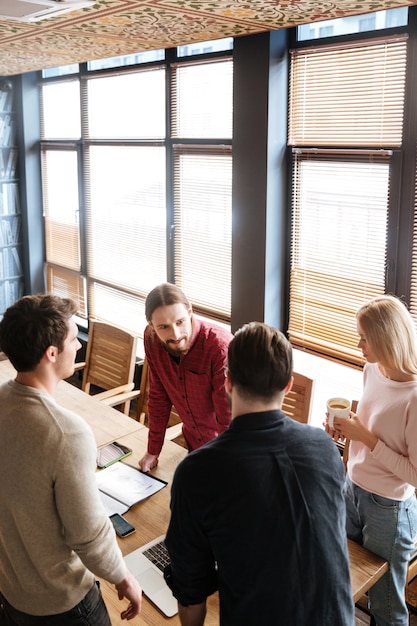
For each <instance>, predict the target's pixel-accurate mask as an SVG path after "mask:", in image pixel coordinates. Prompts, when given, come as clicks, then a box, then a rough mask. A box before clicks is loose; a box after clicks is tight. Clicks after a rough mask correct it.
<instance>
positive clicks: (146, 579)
mask: <svg viewBox="0 0 417 626" xmlns="http://www.w3.org/2000/svg"><path fill="white" fill-rule="evenodd" d="M164 539H165V535H161V536H160V537H157V538H156V539H154V540H153V541H150V542H149V543H146V544H145V545H144V546H142V547H141V548H138V549H137V550H134V551H133V552H131V553H130V554H128V555H127V556H125V561H126V565H127V567H128V568H129V570H130V571H131V572H132V574H133V575H134V577H135V578H136V580H137V581H138V583H139V584H140V586H141V587H142V589H143V593H144V594H145V595H146V596H147V597H148V598H149V600H151V602H153V603H154V604H155V605H156V606H157V607H158V609H159V610H160V611H162V613H164V614H165V615H166V616H167V617H173V616H174V615H176V613H178V604H177V601H176V599H175V598H174V596H173V595H172V592H171V589H170V588H169V587H168V585H167V584H166V582H165V580H164V575H163V572H164V567H165V565H167V564H168V563H169V557H168V553H167V552H166V548H165V542H164Z"/></svg>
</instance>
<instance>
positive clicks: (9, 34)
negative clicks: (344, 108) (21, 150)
mask: <svg viewBox="0 0 417 626" xmlns="http://www.w3.org/2000/svg"><path fill="white" fill-rule="evenodd" d="M414 4H417V0H414V1H407V0H335V1H333V2H330V1H328V0H98V1H97V2H96V3H95V4H94V6H92V7H91V8H88V9H81V10H78V11H73V12H71V13H67V14H65V15H62V16H60V17H51V18H49V19H46V20H43V21H40V22H33V23H23V22H17V21H9V20H7V21H5V20H3V21H0V75H3V76H7V75H13V74H21V73H24V72H28V71H33V70H39V69H42V68H46V67H55V66H57V65H66V64H69V63H78V62H85V61H87V60H92V59H102V58H107V57H111V56H117V55H120V54H129V53H134V52H142V51H145V50H155V49H158V48H170V47H174V46H177V45H183V44H187V43H192V42H200V41H208V40H211V39H219V38H222V37H239V36H242V35H250V34H254V33H259V32H263V31H269V30H276V29H279V28H289V27H293V26H297V25H300V24H305V23H308V22H317V21H322V20H327V19H333V18H338V17H343V16H348V15H355V14H361V13H370V12H373V11H379V10H382V9H389V8H396V7H400V6H410V5H414Z"/></svg>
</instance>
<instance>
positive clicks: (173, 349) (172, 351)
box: [161, 335, 191, 357]
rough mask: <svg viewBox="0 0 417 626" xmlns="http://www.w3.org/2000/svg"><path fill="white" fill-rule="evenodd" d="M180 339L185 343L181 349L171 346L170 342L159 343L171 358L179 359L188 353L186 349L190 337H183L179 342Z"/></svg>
mask: <svg viewBox="0 0 417 626" xmlns="http://www.w3.org/2000/svg"><path fill="white" fill-rule="evenodd" d="M182 339H185V341H186V343H185V346H184V347H183V348H179V347H177V346H176V345H175V344H174V345H173V344H172V343H171V341H168V342H166V341H161V343H162V345H163V347H164V348H165V350H166V351H167V352H169V354H171V356H174V357H180V356H182V355H183V354H186V353H187V352H188V348H189V347H190V341H191V336H190V337H187V335H184V337H181V340H182Z"/></svg>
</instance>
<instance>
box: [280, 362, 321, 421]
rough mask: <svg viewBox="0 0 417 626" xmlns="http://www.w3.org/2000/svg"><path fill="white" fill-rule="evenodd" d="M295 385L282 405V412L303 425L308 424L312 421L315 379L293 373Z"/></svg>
mask: <svg viewBox="0 0 417 626" xmlns="http://www.w3.org/2000/svg"><path fill="white" fill-rule="evenodd" d="M293 376H294V383H293V386H292V389H291V391H290V392H289V393H287V395H286V396H285V397H284V402H283V403H282V410H283V411H284V413H285V415H288V417H291V418H292V419H294V420H296V421H297V422H301V423H302V424H308V422H309V420H310V414H311V407H312V400H313V391H314V382H315V381H314V379H313V378H309V377H308V376H303V374H298V373H297V372H293Z"/></svg>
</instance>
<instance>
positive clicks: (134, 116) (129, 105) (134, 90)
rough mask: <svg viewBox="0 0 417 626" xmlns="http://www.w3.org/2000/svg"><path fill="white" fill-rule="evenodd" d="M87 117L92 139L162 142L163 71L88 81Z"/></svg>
mask: <svg viewBox="0 0 417 626" xmlns="http://www.w3.org/2000/svg"><path fill="white" fill-rule="evenodd" d="M88 115H89V136H90V137H93V138H106V139H132V138H142V139H147V138H150V139H154V138H163V137H164V136H165V70H164V69H157V70H149V71H139V72H135V73H132V74H131V73H129V74H124V75H120V76H105V77H101V78H92V79H90V80H89V81H88ZM109 120H111V123H109Z"/></svg>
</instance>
